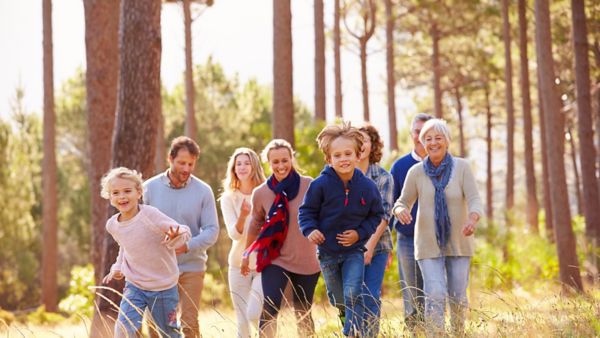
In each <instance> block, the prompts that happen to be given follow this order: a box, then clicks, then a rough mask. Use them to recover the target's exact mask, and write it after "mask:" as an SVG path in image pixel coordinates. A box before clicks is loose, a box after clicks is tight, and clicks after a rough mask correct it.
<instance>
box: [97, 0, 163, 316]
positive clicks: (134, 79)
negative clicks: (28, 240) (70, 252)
mask: <svg viewBox="0 0 600 338" xmlns="http://www.w3.org/2000/svg"><path fill="white" fill-rule="evenodd" d="M160 9H161V1H159V0H122V1H121V20H120V27H119V49H120V73H119V87H118V88H119V92H118V101H117V120H116V126H115V134H114V139H113V151H112V167H120V166H124V167H127V168H130V169H135V170H137V171H138V172H140V173H141V174H142V176H143V177H144V178H149V177H150V176H152V174H153V172H154V155H155V152H156V131H157V124H158V116H159V114H160V111H161V96H160V56H161V31H160ZM117 254H118V246H117V243H116V242H115V241H114V239H113V238H112V236H106V241H105V252H104V256H103V260H102V262H103V263H102V265H103V267H104V273H108V272H109V271H110V267H111V265H112V264H113V263H114V261H115V259H116V257H117ZM110 286H113V285H110ZM115 286H117V285H115ZM118 286H121V287H122V284H121V285H118ZM116 289H117V291H121V290H119V288H116ZM102 293H103V295H105V296H106V297H108V298H109V299H111V300H112V301H113V302H115V304H119V299H120V297H119V296H118V294H116V293H115V292H113V291H106V292H104V291H103V292H102ZM99 308H100V310H101V311H103V312H107V311H110V310H114V308H113V306H112V305H111V304H110V303H108V302H106V301H104V300H103V299H102V300H101V301H100V303H99Z"/></svg>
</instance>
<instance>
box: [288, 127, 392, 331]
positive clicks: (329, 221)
mask: <svg viewBox="0 0 600 338" xmlns="http://www.w3.org/2000/svg"><path fill="white" fill-rule="evenodd" d="M317 142H318V144H319V148H320V149H321V151H323V154H324V155H325V160H326V161H327V163H328V165H326V166H325V168H324V169H323V171H322V172H321V174H320V175H319V177H317V178H316V179H315V180H314V181H312V183H311V184H310V186H309V187H308V191H307V192H306V195H305V197H304V203H303V204H302V206H300V211H299V214H298V220H299V223H300V230H301V231H302V233H303V234H304V236H306V237H308V239H309V240H310V241H311V242H313V243H315V244H317V245H318V255H319V264H320V265H321V271H322V272H323V278H324V279H325V284H326V286H327V296H328V297H329V301H330V302H331V304H332V305H333V306H335V307H337V308H338V309H339V310H340V318H341V319H342V323H344V330H343V333H344V335H346V336H358V335H361V336H362V335H363V334H364V328H363V325H362V314H361V313H360V312H361V309H362V297H361V290H362V284H363V276H364V251H365V247H364V244H365V243H366V242H367V240H368V239H369V237H371V235H372V234H373V233H374V232H375V229H376V227H377V225H378V224H379V223H380V222H381V219H382V217H383V216H384V215H383V206H382V202H381V195H380V194H379V191H378V190H377V187H376V185H375V183H373V181H372V180H370V179H369V178H367V177H365V176H364V175H363V174H362V172H361V171H360V170H358V169H355V167H356V164H357V162H358V158H359V154H360V151H361V149H362V143H363V142H362V135H361V134H360V132H359V131H358V130H357V129H356V128H353V127H351V126H350V124H349V123H345V124H343V125H342V126H338V125H330V126H327V127H325V128H324V129H323V130H322V131H321V133H319V136H317Z"/></svg>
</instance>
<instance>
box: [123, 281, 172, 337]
mask: <svg viewBox="0 0 600 338" xmlns="http://www.w3.org/2000/svg"><path fill="white" fill-rule="evenodd" d="M178 302H179V293H178V292H177V286H174V287H172V288H170V289H167V290H162V291H147V290H142V289H140V288H138V287H137V286H135V285H133V284H131V283H129V282H126V283H125V288H124V289H123V299H121V305H120V309H119V318H118V319H117V322H116V323H115V337H137V336H136V332H137V331H138V330H139V329H140V328H141V326H142V318H143V316H144V310H145V309H146V308H148V310H150V313H151V314H152V319H153V321H154V325H151V326H150V330H153V331H155V332H157V333H158V334H159V336H160V337H181V333H180V327H179V323H178V322H177V303H178Z"/></svg>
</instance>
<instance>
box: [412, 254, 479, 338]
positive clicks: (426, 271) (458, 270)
mask: <svg viewBox="0 0 600 338" xmlns="http://www.w3.org/2000/svg"><path fill="white" fill-rule="evenodd" d="M418 263H419V267H420V268H421V272H422V274H423V287H424V291H425V323H426V325H427V331H428V332H429V333H441V332H443V331H444V312H445V309H446V300H447V301H448V303H449V305H450V314H451V323H452V328H453V330H454V331H455V332H456V333H457V334H460V333H461V332H462V331H463V328H464V312H465V309H466V307H467V305H468V302H467V285H468V284H469V267H470V263H471V257H467V256H464V257H463V256H448V257H437V258H429V259H422V260H419V261H418Z"/></svg>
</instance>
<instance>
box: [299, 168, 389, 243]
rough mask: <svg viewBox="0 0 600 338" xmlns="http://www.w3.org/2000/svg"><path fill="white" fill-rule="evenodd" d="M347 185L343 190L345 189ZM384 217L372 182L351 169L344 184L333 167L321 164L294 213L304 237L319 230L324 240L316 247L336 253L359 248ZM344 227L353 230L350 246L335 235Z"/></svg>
mask: <svg viewBox="0 0 600 338" xmlns="http://www.w3.org/2000/svg"><path fill="white" fill-rule="evenodd" d="M346 188H347V189H346ZM383 217H384V212H383V206H382V202H381V194H379V191H377V186H376V185H375V183H374V182H373V181H372V180H370V179H369V178H367V177H366V176H365V175H363V173H362V172H361V171H360V170H358V169H354V174H353V175H352V179H351V180H350V181H349V182H348V185H347V187H344V183H343V182H342V180H341V179H340V177H339V176H338V175H337V174H336V172H335V170H333V168H331V167H330V166H328V165H327V166H325V168H324V169H323V171H322V172H321V175H319V177H317V178H316V179H315V180H314V181H312V182H311V183H310V186H309V187H308V191H307V192H306V195H305V196H304V202H303V203H302V205H301V206H300V211H299V212H298V222H299V224H300V230H301V231H302V233H303V234H304V236H307V237H308V235H310V233H311V232H312V231H313V230H319V231H321V232H322V233H323V235H324V236H325V242H323V243H322V244H321V245H319V250H323V251H325V252H327V253H331V254H336V253H344V252H352V251H355V250H357V249H360V250H362V248H363V247H364V244H365V243H366V242H367V240H368V239H369V238H370V237H371V235H372V234H373V233H374V232H375V229H376V228H377V226H378V225H379V223H380V222H381V219H382V218H383ZM346 230H356V232H357V233H358V236H359V239H358V241H357V242H356V243H354V244H353V245H352V246H349V247H345V246H342V245H340V244H338V241H337V239H336V238H335V237H336V235H337V234H340V233H342V232H344V231H346Z"/></svg>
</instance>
